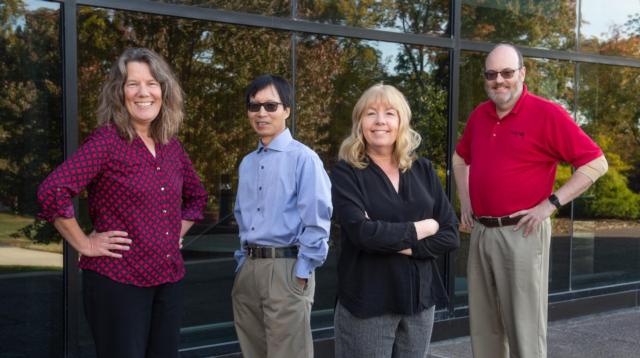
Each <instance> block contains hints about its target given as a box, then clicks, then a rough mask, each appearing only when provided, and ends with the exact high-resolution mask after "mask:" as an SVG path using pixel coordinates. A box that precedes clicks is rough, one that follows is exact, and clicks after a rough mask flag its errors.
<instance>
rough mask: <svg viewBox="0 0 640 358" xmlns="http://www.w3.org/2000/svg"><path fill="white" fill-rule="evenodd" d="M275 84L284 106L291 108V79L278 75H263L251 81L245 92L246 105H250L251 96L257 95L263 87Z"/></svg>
mask: <svg viewBox="0 0 640 358" xmlns="http://www.w3.org/2000/svg"><path fill="white" fill-rule="evenodd" d="M269 86H273V87H274V88H275V89H276V91H277V92H278V96H279V97H280V101H281V102H282V106H283V107H284V108H291V102H292V98H291V93H292V90H291V85H290V84H289V81H287V80H285V79H284V78H282V77H280V76H277V75H271V74H266V75H261V76H258V77H257V78H256V79H254V80H253V81H251V83H250V84H249V86H247V90H246V92H245V96H244V99H245V105H247V106H248V105H249V101H250V99H251V97H253V96H255V95H256V93H258V92H260V91H262V90H263V89H265V88H267V87H269Z"/></svg>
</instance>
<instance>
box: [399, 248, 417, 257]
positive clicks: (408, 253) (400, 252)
mask: <svg viewBox="0 0 640 358" xmlns="http://www.w3.org/2000/svg"><path fill="white" fill-rule="evenodd" d="M398 253H399V254H401V255H406V256H411V255H412V254H413V251H411V249H404V250H400V251H398Z"/></svg>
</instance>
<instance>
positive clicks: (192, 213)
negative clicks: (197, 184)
mask: <svg viewBox="0 0 640 358" xmlns="http://www.w3.org/2000/svg"><path fill="white" fill-rule="evenodd" d="M202 219H204V215H203V213H202V211H201V210H196V209H183V210H182V220H187V221H194V222H197V221H200V220H202Z"/></svg>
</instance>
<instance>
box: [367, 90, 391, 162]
mask: <svg viewBox="0 0 640 358" xmlns="http://www.w3.org/2000/svg"><path fill="white" fill-rule="evenodd" d="M361 126H362V135H363V136H364V139H365V142H366V144H367V152H373V153H376V154H384V155H391V153H393V148H394V143H395V142H396V139H398V127H399V126H400V116H399V114H398V111H397V110H396V109H395V108H393V107H391V106H390V105H388V104H386V103H381V102H376V103H372V104H371V105H369V106H367V108H366V109H365V111H364V112H363V114H362V117H361Z"/></svg>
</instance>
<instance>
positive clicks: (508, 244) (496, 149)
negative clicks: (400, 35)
mask: <svg viewBox="0 0 640 358" xmlns="http://www.w3.org/2000/svg"><path fill="white" fill-rule="evenodd" d="M525 74H526V70H525V67H524V65H523V61H522V55H521V54H520V52H519V51H518V50H517V49H516V48H515V47H513V46H512V45H509V44H500V45H498V46H496V47H495V48H494V49H493V50H492V51H491V52H490V53H489V55H488V56H487V58H486V61H485V73H484V76H485V90H486V92H487V95H488V96H489V99H490V100H489V101H486V102H484V103H481V104H480V105H479V106H478V107H476V109H475V110H474V111H473V112H472V113H471V116H470V117H469V120H468V122H467V126H466V128H465V130H464V134H463V135H462V138H461V139H460V142H459V143H458V145H457V146H456V152H455V153H454V155H453V171H454V175H455V179H456V184H457V187H458V196H459V198H460V205H461V223H462V225H463V226H467V227H470V228H472V232H471V239H470V245H469V262H468V265H467V282H468V287H469V315H470V326H471V341H472V346H473V355H474V357H476V358H502V357H504V358H507V357H520V358H526V357H546V355H547V296H548V294H547V292H548V273H549V242H550V239H551V224H550V220H549V216H550V215H551V214H552V213H553V212H554V211H555V210H556V209H558V208H560V207H561V206H562V205H564V204H567V203H568V202H570V201H571V200H573V199H574V198H576V197H577V196H578V195H580V194H581V193H583V192H584V191H585V190H587V188H589V186H591V184H593V183H594V182H595V181H596V180H597V179H598V178H599V177H600V176H601V175H603V174H604V173H605V172H606V171H607V161H606V159H605V158H604V155H603V154H602V150H600V148H599V147H598V146H597V145H596V144H595V143H594V142H593V140H591V138H589V137H588V136H587V135H586V134H585V133H584V132H583V131H582V130H581V129H580V127H578V126H577V125H576V124H575V122H574V121H573V119H572V118H571V116H569V114H568V113H567V112H566V111H565V110H564V109H563V108H562V107H561V106H560V105H558V104H556V103H553V102H551V101H548V100H546V99H544V98H541V97H538V96H535V95H533V94H531V93H529V92H528V91H527V87H526V86H525V85H524V79H525ZM559 162H567V163H570V164H571V165H573V166H574V167H575V168H577V170H576V171H575V172H574V174H573V175H572V176H571V178H570V179H569V181H567V182H566V183H565V184H564V185H563V186H562V187H560V188H559V189H558V190H557V191H556V192H553V183H554V180H555V174H556V167H557V164H558V163H559Z"/></svg>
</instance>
